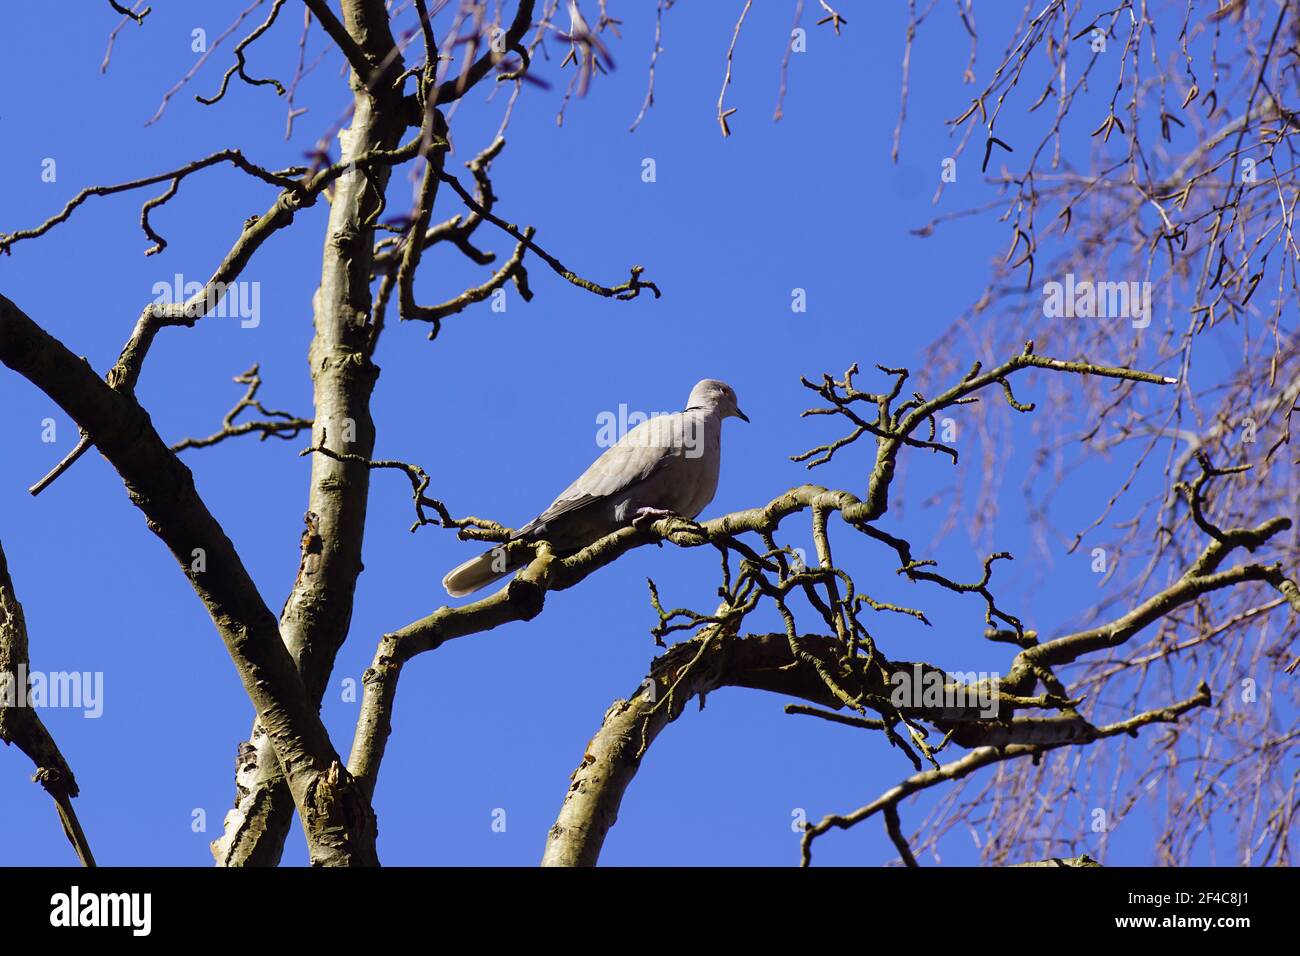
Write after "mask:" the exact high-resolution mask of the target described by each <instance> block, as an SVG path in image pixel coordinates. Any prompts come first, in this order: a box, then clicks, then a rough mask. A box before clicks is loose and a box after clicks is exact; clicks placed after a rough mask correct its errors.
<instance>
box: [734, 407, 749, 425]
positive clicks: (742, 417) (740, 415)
mask: <svg viewBox="0 0 1300 956" xmlns="http://www.w3.org/2000/svg"><path fill="white" fill-rule="evenodd" d="M736 417H737V418H739V419H740V420H741V421H742V422H745V423H746V424H749V416H748V415H746V414H745V413H744V412H742V411H741V410H740V408H739V407H737V408H736Z"/></svg>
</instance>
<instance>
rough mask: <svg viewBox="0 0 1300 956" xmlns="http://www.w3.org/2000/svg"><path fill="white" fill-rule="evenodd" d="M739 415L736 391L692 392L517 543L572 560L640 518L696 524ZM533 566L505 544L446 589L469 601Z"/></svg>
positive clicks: (714, 385)
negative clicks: (725, 424)
mask: <svg viewBox="0 0 1300 956" xmlns="http://www.w3.org/2000/svg"><path fill="white" fill-rule="evenodd" d="M732 416H734V417H736V418H739V419H741V420H742V421H746V422H747V421H749V419H748V418H747V417H746V416H745V414H744V413H743V412H741V410H740V408H739V407H737V405H736V393H735V392H734V391H732V389H731V386H730V385H727V384H725V383H723V382H719V381H716V380H714V379H708V378H706V379H705V380H704V381H702V382H700V383H699V384H698V385H696V386H695V387H694V388H693V389H691V396H690V398H689V399H688V400H687V402H686V410H685V411H681V412H675V413H673V414H672V415H657V416H655V417H654V418H651V419H649V420H647V421H644V422H642V423H641V424H639V425H637V426H636V427H635V428H633V429H632V430H631V431H629V432H628V433H627V434H625V435H624V436H623V437H622V438H621V439H620V440H619V441H618V443H617V444H615V445H613V446H611V447H610V448H608V449H606V450H605V453H604V454H602V455H601V456H600V457H599V458H597V459H596V460H595V461H594V462H593V463H592V465H591V467H590V468H588V469H587V470H586V471H584V472H583V473H582V475H581V476H580V477H579V478H578V480H577V481H575V482H574V483H573V484H571V485H569V487H567V488H565V489H564V490H563V491H562V492H560V495H559V497H557V498H556V499H555V501H553V502H552V503H551V506H550V507H549V508H547V509H546V510H545V511H543V512H542V513H541V514H540V515H538V516H537V517H536V518H534V519H533V520H532V521H530V522H528V524H526V525H524V526H523V527H522V528H520V529H519V530H517V531H515V532H514V533H513V534H512V535H511V538H510V540H512V541H515V540H520V539H523V540H529V541H537V540H544V541H549V542H550V544H551V546H552V547H553V548H554V549H555V553H556V554H558V555H560V556H561V557H565V556H568V555H570V554H574V553H576V552H577V551H580V550H581V549H582V548H585V547H586V546H587V545H589V544H591V543H592V542H593V541H596V540H597V539H599V538H602V537H604V536H605V535H607V534H609V533H611V532H613V531H617V530H618V529H619V528H621V527H623V526H625V525H628V524H631V523H632V521H633V519H634V518H636V517H638V516H650V517H653V516H663V515H669V514H673V515H681V516H682V517H683V518H694V517H695V516H696V515H698V514H699V513H700V512H701V511H703V510H704V507H705V505H707V504H708V503H709V502H710V501H712V500H713V493H714V492H715V491H717V490H718V469H719V466H720V465H721V462H722V420H723V419H724V418H730V417H732ZM526 560H527V559H526V558H525V557H519V558H515V559H512V560H510V561H507V559H506V557H505V551H504V549H503V548H501V547H500V546H498V547H496V548H493V549H492V550H490V551H487V552H485V553H483V554H481V555H479V556H478V557H477V558H474V559H473V560H471V561H466V562H465V563H464V564H462V565H461V566H460V567H458V568H456V569H455V570H454V571H452V572H451V573H449V574H448V575H447V576H446V577H445V578H443V579H442V586H443V587H444V588H446V589H447V593H448V594H450V595H451V596H452V597H464V596H465V595H466V594H472V593H473V592H474V591H477V590H479V589H480V588H484V587H487V586H488V585H489V584H491V583H492V582H493V581H497V580H499V579H501V578H503V577H505V576H506V575H507V574H510V573H511V572H512V571H515V570H518V568H520V567H522V566H523V564H524V563H525V562H526Z"/></svg>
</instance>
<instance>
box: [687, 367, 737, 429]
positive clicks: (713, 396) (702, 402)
mask: <svg viewBox="0 0 1300 956" xmlns="http://www.w3.org/2000/svg"><path fill="white" fill-rule="evenodd" d="M686 407H687V409H692V408H702V409H705V410H706V411H714V412H717V413H718V414H719V415H720V416H721V417H723V418H732V417H735V418H739V419H740V420H741V421H742V422H747V421H749V416H747V415H746V414H745V413H744V412H742V411H741V410H740V406H739V405H737V404H736V392H735V390H734V389H733V388H732V387H731V386H730V385H728V384H727V383H726V382H719V381H718V380H717V379H716V378H706V379H705V380H704V381H702V382H700V383H699V384H697V385H696V386H695V387H694V388H693V389H691V397H690V398H689V399H688V400H687V402H686Z"/></svg>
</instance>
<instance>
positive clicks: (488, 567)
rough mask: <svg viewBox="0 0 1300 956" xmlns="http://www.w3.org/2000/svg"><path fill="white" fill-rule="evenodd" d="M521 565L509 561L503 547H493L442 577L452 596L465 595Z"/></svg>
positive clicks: (502, 576) (443, 583)
mask: <svg viewBox="0 0 1300 956" xmlns="http://www.w3.org/2000/svg"><path fill="white" fill-rule="evenodd" d="M519 567H520V564H519V563H518V562H509V563H508V562H507V561H506V557H505V555H504V553H502V551H501V549H499V548H493V549H492V550H491V551H484V552H483V553H482V554H480V555H479V556H478V557H477V558H471V559H470V560H468V561H466V562H465V563H464V564H462V565H460V566H459V567H456V568H454V569H452V570H451V571H449V572H447V576H446V577H445V578H443V579H442V586H443V587H444V588H446V589H447V593H448V594H450V595H451V596H452V597H464V596H465V595H466V594H473V593H474V592H475V591H477V590H479V589H480V588H485V587H487V586H488V585H489V584H491V583H492V582H493V581H500V580H501V579H502V578H504V577H505V576H506V575H507V574H510V573H511V572H512V571H515V570H516V569H518V568H519Z"/></svg>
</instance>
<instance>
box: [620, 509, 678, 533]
mask: <svg viewBox="0 0 1300 956" xmlns="http://www.w3.org/2000/svg"><path fill="white" fill-rule="evenodd" d="M660 518H681V515H679V514H678V513H677V512H675V511H668V510H666V509H664V508H637V509H636V517H635V518H633V519H632V527H634V528H636V530H638V531H644V530H645V529H646V528H648V527H650V525H652V524H654V523H655V522H656V521H658V520H659V519H660Z"/></svg>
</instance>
